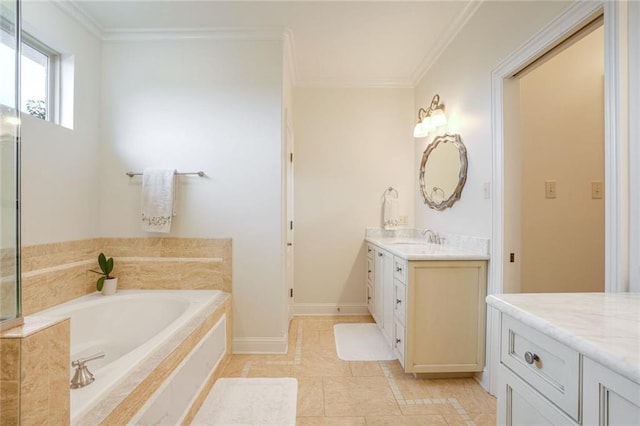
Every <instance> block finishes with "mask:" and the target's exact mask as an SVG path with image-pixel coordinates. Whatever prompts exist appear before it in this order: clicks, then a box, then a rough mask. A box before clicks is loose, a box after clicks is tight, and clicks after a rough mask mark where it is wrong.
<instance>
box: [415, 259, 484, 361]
mask: <svg viewBox="0 0 640 426" xmlns="http://www.w3.org/2000/svg"><path fill="white" fill-rule="evenodd" d="M485 296H486V262H484V261H410V262H409V285H408V287H407V297H406V301H407V318H406V319H407V321H406V324H405V326H406V352H405V371H406V372H408V373H452V372H472V371H482V369H483V368H484V343H485V332H484V331H485V322H486V321H485V313H486V302H485V300H484V299H485Z"/></svg>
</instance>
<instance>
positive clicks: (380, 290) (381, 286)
mask: <svg viewBox="0 0 640 426" xmlns="http://www.w3.org/2000/svg"><path fill="white" fill-rule="evenodd" d="M373 262H374V272H373V275H374V277H373V281H374V282H373V300H374V301H373V306H374V309H373V313H372V315H373V318H374V319H375V321H376V323H377V324H378V327H380V330H381V331H382V334H383V335H384V337H385V339H386V340H387V342H388V343H389V346H391V345H392V341H393V334H394V332H393V328H394V324H393V304H392V298H393V255H391V254H390V253H389V252H387V251H385V250H382V249H380V248H378V247H374V250H373Z"/></svg>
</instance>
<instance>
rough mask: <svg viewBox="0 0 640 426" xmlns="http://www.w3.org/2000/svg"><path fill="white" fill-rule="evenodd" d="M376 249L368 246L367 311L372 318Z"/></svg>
mask: <svg viewBox="0 0 640 426" xmlns="http://www.w3.org/2000/svg"><path fill="white" fill-rule="evenodd" d="M374 254H375V249H374V247H373V246H372V245H371V244H367V294H366V297H367V309H369V313H370V314H371V316H372V317H374V318H375V317H376V315H375V307H376V299H375V264H374V260H373V258H374Z"/></svg>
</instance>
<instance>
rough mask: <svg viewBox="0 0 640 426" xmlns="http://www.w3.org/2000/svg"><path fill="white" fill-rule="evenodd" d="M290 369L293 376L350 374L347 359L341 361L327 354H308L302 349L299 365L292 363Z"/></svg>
mask: <svg viewBox="0 0 640 426" xmlns="http://www.w3.org/2000/svg"><path fill="white" fill-rule="evenodd" d="M291 371H292V373H293V375H294V377H306V376H316V377H318V376H327V377H329V376H351V368H349V363H348V362H347V361H341V360H339V359H337V358H336V357H335V356H333V355H329V354H324V353H310V354H308V353H305V352H304V351H303V352H302V360H301V362H300V365H294V366H293V368H292V370H291Z"/></svg>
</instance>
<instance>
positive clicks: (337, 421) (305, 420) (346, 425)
mask: <svg viewBox="0 0 640 426" xmlns="http://www.w3.org/2000/svg"><path fill="white" fill-rule="evenodd" d="M296 425H297V426H316V425H321V426H361V425H366V422H365V420H364V417H298V418H297V419H296Z"/></svg>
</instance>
